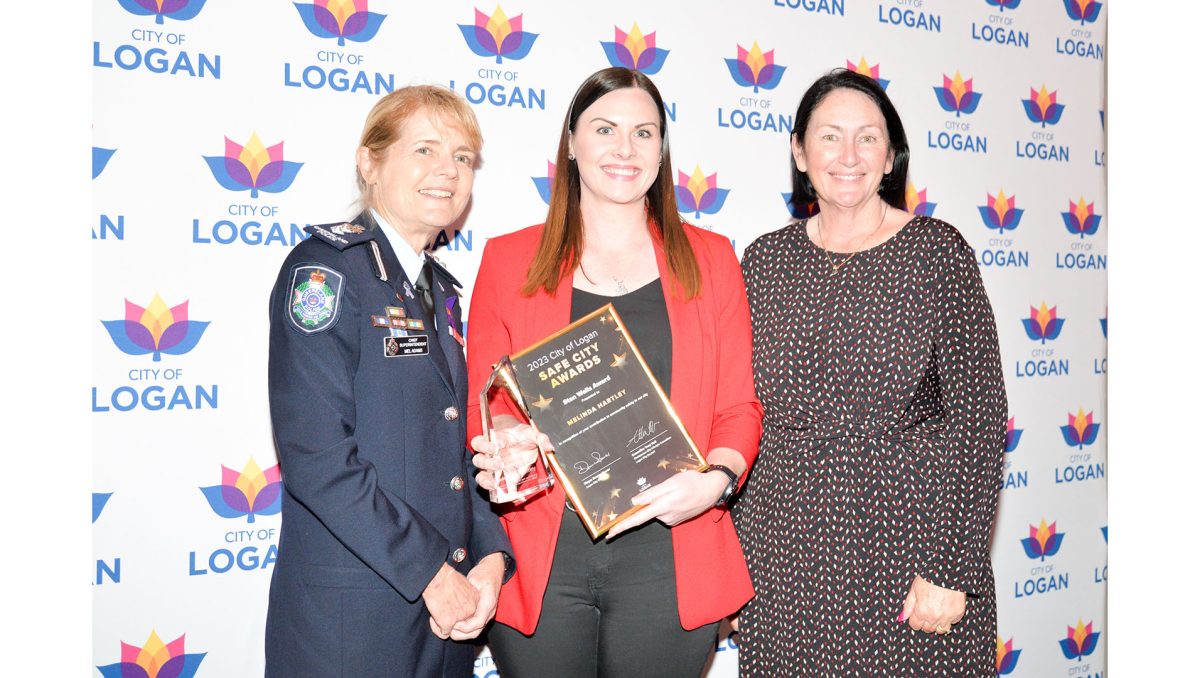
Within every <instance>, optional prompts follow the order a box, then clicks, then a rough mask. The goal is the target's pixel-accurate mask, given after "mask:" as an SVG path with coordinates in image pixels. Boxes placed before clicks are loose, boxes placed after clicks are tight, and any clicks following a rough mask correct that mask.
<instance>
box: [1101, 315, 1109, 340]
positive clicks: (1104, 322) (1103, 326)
mask: <svg viewBox="0 0 1200 678" xmlns="http://www.w3.org/2000/svg"><path fill="white" fill-rule="evenodd" d="M1100 331H1101V332H1103V333H1104V338H1105V339H1107V338H1108V310H1107V309H1105V311H1104V317H1103V318H1101V319H1100Z"/></svg>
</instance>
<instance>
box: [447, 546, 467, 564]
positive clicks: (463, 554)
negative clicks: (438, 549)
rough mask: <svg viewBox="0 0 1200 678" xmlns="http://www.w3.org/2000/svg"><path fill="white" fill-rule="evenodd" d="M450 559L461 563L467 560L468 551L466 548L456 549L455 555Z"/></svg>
mask: <svg viewBox="0 0 1200 678" xmlns="http://www.w3.org/2000/svg"><path fill="white" fill-rule="evenodd" d="M450 559H451V560H453V561H454V562H456V563H461V562H462V561H464V560H466V559H467V550H466V549H464V548H457V549H454V553H453V554H451V555H450Z"/></svg>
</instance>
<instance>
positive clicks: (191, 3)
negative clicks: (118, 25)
mask: <svg viewBox="0 0 1200 678" xmlns="http://www.w3.org/2000/svg"><path fill="white" fill-rule="evenodd" d="M117 2H118V3H120V5H121V7H124V8H125V11H127V12H129V13H130V14H136V15H137V16H152V17H154V23H156V24H161V23H163V19H164V18H167V19H174V20H175V21H187V20H188V19H191V18H193V17H195V16H196V15H197V14H199V13H200V10H202V9H204V2H205V0H117Z"/></svg>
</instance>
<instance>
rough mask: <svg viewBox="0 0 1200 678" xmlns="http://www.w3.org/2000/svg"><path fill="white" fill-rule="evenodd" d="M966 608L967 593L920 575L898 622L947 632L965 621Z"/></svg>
mask: <svg viewBox="0 0 1200 678" xmlns="http://www.w3.org/2000/svg"><path fill="white" fill-rule="evenodd" d="M966 611H967V594H965V593H963V592H962V591H955V590H953V589H946V588H942V587H940V586H937V585H935V584H931V583H929V581H927V580H926V579H925V578H924V577H922V576H921V575H917V577H916V579H913V583H912V587H910V588H909V590H908V595H907V596H905V597H904V609H903V611H902V612H901V613H900V618H899V619H898V620H897V621H900V622H904V621H907V622H908V625H909V626H910V627H912V628H913V629H914V630H916V631H924V632H925V633H937V634H945V633H950V627H951V626H953V625H955V624H957V623H958V622H960V621H962V618H963V615H964V614H965V613H966Z"/></svg>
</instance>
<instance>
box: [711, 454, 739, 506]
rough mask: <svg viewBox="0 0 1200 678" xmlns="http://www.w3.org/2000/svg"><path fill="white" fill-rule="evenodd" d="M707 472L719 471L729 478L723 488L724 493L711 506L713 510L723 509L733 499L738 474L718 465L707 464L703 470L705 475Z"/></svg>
mask: <svg viewBox="0 0 1200 678" xmlns="http://www.w3.org/2000/svg"><path fill="white" fill-rule="evenodd" d="M709 471H720V472H721V473H724V474H725V475H727V476H729V484H728V485H726V486H725V491H724V492H722V493H721V496H720V497H717V503H715V504H713V506H714V507H715V508H724V507H725V506H727V505H728V504H729V500H730V499H732V498H733V492H734V490H736V489H737V483H738V474H736V473H734V472H733V469H731V468H729V467H728V466H722V465H720V464H709V466H708V468H706V469H704V472H705V473H708V472H709Z"/></svg>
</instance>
